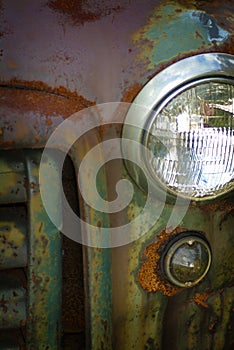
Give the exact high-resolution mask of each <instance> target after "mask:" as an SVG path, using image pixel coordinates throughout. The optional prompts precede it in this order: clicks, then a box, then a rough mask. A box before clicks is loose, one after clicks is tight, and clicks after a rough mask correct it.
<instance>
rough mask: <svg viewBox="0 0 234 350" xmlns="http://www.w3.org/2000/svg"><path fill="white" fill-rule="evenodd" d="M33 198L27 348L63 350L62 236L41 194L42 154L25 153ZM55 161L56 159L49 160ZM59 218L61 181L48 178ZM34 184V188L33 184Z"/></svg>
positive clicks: (30, 227)
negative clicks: (47, 210) (58, 185)
mask: <svg viewBox="0 0 234 350" xmlns="http://www.w3.org/2000/svg"><path fill="white" fill-rule="evenodd" d="M25 156H26V164H27V177H28V183H29V184H31V185H29V186H28V195H29V202H28V203H29V206H28V215H29V232H30V236H29V238H28V239H29V266H28V299H29V300H28V309H27V348H28V349H35V348H36V349H55V348H56V349H60V345H61V309H62V300H61V298H62V295H61V294H62V290H61V283H62V251H61V235H60V232H59V231H58V230H57V228H56V227H55V226H54V225H53V224H52V223H51V221H50V219H49V217H48V216H47V214H46V212H45V210H44V208H43V204H42V201H41V196H40V191H39V178H38V176H39V174H38V172H39V163H40V158H41V152H40V151H36V150H34V151H27V152H26V151H25ZM48 161H49V162H53V159H51V160H50V159H48ZM48 182H49V183H50V190H51V195H52V196H53V199H54V203H53V204H54V206H55V209H54V210H56V211H57V215H61V212H62V211H61V207H60V205H59V202H60V192H59V188H58V187H57V184H58V179H57V178H56V177H55V178H54V177H52V174H50V176H49V177H48ZM32 184H33V185H32Z"/></svg>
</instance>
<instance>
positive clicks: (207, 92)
mask: <svg viewBox="0 0 234 350" xmlns="http://www.w3.org/2000/svg"><path fill="white" fill-rule="evenodd" d="M233 118H234V88H233V85H230V84H226V83H216V82H213V83H212V82H210V83H203V84H200V85H198V86H196V87H193V88H190V89H188V90H186V91H184V92H183V93H181V94H180V95H178V96H176V97H175V98H174V99H172V100H171V101H170V102H169V103H168V104H167V105H166V106H165V107H164V108H163V109H162V110H161V112H160V113H159V114H157V115H155V116H154V120H153V123H152V124H151V129H150V136H149V138H148V145H147V146H148V148H149V150H150V157H149V159H148V160H149V164H150V167H151V170H152V172H153V173H154V174H155V175H156V176H157V178H158V179H159V180H160V181H161V182H162V183H163V184H164V185H166V186H167V187H169V188H170V189H172V190H173V191H176V192H179V193H181V194H183V195H186V196H189V197H204V196H211V195H216V194H218V193H220V192H221V193H222V192H224V191H226V190H229V189H231V188H232V187H233V184H234V152H233V149H234V148H233V146H234V128H233V124H234V123H233Z"/></svg>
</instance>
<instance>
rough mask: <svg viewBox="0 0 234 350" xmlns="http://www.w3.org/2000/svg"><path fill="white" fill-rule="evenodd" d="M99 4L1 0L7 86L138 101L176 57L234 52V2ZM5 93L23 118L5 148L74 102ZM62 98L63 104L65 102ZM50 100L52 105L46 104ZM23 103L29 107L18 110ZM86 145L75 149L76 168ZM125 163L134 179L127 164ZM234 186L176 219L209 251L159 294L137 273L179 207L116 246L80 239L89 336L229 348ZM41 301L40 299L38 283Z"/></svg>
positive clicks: (41, 130)
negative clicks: (204, 273)
mask: <svg viewBox="0 0 234 350" xmlns="http://www.w3.org/2000/svg"><path fill="white" fill-rule="evenodd" d="M95 3H96V2H92V1H89V2H87V4H86V7H82V6H84V3H83V2H77V3H76V4H75V2H73V1H72V2H70V3H69V4H67V3H66V4H65V2H63V1H38V2H31V3H30V6H29V3H28V1H26V0H25V1H21V2H20V4H17V5H15V3H14V2H13V1H2V6H1V10H2V16H3V18H4V19H5V21H3V23H2V25H3V28H2V32H3V35H2V50H3V51H2V58H1V59H2V63H3V64H2V66H1V80H2V84H3V85H11V86H12V87H17V86H18V87H21V88H22V87H24V88H27V89H30V87H31V88H33V87H34V88H36V89H40V90H44V91H47V92H51V91H55V90H54V88H56V87H57V88H58V87H59V86H60V85H62V86H64V87H66V89H68V90H71V91H76V92H78V93H79V94H82V95H84V96H86V99H89V100H92V101H96V102H108V101H113V100H115V101H120V100H125V101H131V100H132V99H133V97H134V96H135V95H136V93H137V92H138V91H139V89H140V87H141V86H142V84H144V83H145V82H146V81H147V80H148V77H149V76H152V75H154V74H155V73H156V72H158V71H159V70H161V69H162V67H163V66H166V65H169V64H170V63H171V62H173V61H175V60H178V59H180V58H182V57H185V56H190V55H192V54H195V53H200V52H208V51H209V52H210V51H222V52H228V53H233V45H232V43H233V32H234V31H233V28H234V27H233V23H234V22H233V10H232V4H231V3H232V2H230V1H225V2H223V1H215V2H210V1H196V2H191V1H168V2H167V1H157V2H155V1H148V2H144V4H143V3H142V1H136V2H131V3H129V2H128V3H126V2H125V1H123V3H121V4H120V8H116V7H115V6H114V7H113V9H112V7H111V6H112V5H111V4H110V5H107V4H103V3H102V5H98V4H97V3H96V6H94V5H95ZM108 4H109V3H108ZM81 5H82V6H81ZM108 6H109V7H108ZM110 8H111V10H110ZM91 9H92V10H91ZM102 11H103V12H102ZM103 13H104V14H103ZM35 18H36V20H35ZM129 18H131V19H132V20H129ZM22 22H23V23H24V25H22ZM107 28H108V30H107ZM48 33H49V34H48ZM185 33H186V35H185ZM35 38H36V39H35ZM40 81H43V82H44V83H46V84H48V85H49V86H50V88H49V89H48V85H43V84H41V83H40ZM66 91H67V90H66ZM4 94H5V92H4ZM7 94H8V96H9V99H8V102H9V103H8V106H6V105H5V106H4V109H5V112H4V113H5V114H4V115H3V118H4V119H3V120H4V122H6V123H8V125H9V126H10V125H11V124H12V119H10V117H9V116H11V117H12V116H13V120H16V121H17V123H18V124H16V127H15V128H13V130H8V129H7V128H5V129H4V131H3V133H1V132H0V137H1V141H2V142H1V146H2V147H3V148H12V147H27V148H29V147H30V148H31V147H33V148H39V147H43V146H44V144H45V142H46V140H47V139H48V137H49V135H50V134H51V132H52V131H53V129H54V128H55V127H56V126H57V125H58V124H59V123H60V122H61V121H62V120H63V118H64V117H68V116H69V115H70V114H72V113H73V112H76V111H77V110H76V108H77V109H78V107H76V106H75V105H74V108H71V109H69V105H70V103H72V101H73V99H70V97H69V99H68V100H67V102H65V101H66V99H64V97H63V98H62V97H61V96H60V98H59V99H55V98H54V97H52V96H51V95H49V94H43V95H42V93H41V92H39V91H34V92H32V91H29V90H26V91H23V90H20V92H19V91H17V92H16V90H13V89H12V91H11V92H9V91H8V93H7ZM18 95H20V96H24V97H25V98H24V102H25V104H23V106H25V107H26V108H27V107H28V106H29V109H28V110H27V109H22V108H21V107H22V106H21V107H20V105H18V107H17V106H16V104H13V108H11V104H12V102H13V101H14V99H16V101H20V98H21V97H20V98H19V97H18ZM36 95H37V96H36ZM39 95H40V96H41V97H39ZM48 96H50V98H49V99H48V98H47V97H48ZM43 98H45V100H44V102H43ZM53 99H54V100H53ZM86 99H85V100H86ZM52 100H53V101H52ZM55 100H57V101H62V103H61V104H59V106H63V107H64V103H65V106H66V108H61V110H60V111H59V109H60V107H59V108H58V107H57V106H56V103H57V101H55ZM21 101H23V98H22V99H21ZM48 101H49V103H47V102H48ZM82 101H83V100H82ZM2 102H3V103H4V100H2ZM50 102H52V103H50ZM55 102H56V103H55ZM48 105H49V106H50V108H49V111H48V110H45V109H46V108H45V106H46V107H47V106H48ZM84 105H85V104H83V106H84ZM77 106H78V105H77ZM32 107H33V108H32ZM53 109H54V111H55V112H53ZM66 109H67V111H66ZM18 111H23V113H22V114H21V115H20V117H19V116H17V113H18ZM29 119H30V123H28V120H29ZM22 124H23V126H24V127H23V128H21V126H22ZM4 126H5V125H4ZM20 130H21V132H20ZM95 137H96V136H95ZM16 140H17V141H16ZM91 143H92V141H90V142H89V145H91ZM81 148H86V145H82V147H81ZM88 149H89V146H88ZM82 152H83V149H81V150H79V152H78V150H77V149H76V150H75V151H74V152H73V156H72V157H73V161H74V160H75V161H76V159H77V164H76V167H77V168H78V163H79V160H78V158H79V157H80V156H81V155H82ZM120 171H121V172H123V174H124V176H125V177H126V178H128V177H127V175H126V174H125V173H124V169H123V168H122V169H121V170H120V169H118V172H120ZM85 180H86V181H88V179H84V181H85ZM100 181H101V180H100ZM103 185H104V187H105V185H106V183H105V181H104V182H103ZM105 191H106V190H105V188H104V192H105ZM108 191H109V190H108ZM104 194H105V193H104ZM231 196H232V195H231ZM231 196H230V198H229V200H226V201H224V202H220V201H218V202H217V203H218V205H217V207H216V208H215V210H213V209H212V206H209V205H208V206H206V205H205V206H201V207H199V208H197V207H194V206H191V207H190V209H189V211H188V213H187V216H186V217H185V218H184V220H183V222H182V223H181V226H182V227H184V228H186V229H195V228H196V229H197V230H199V231H202V232H204V234H205V235H206V238H207V239H208V240H209V242H210V244H211V248H212V251H213V257H214V259H213V263H212V267H211V269H210V271H209V275H208V277H207V279H206V280H205V281H203V282H202V283H201V284H200V285H199V286H198V287H196V288H192V289H190V290H181V291H179V292H178V293H177V294H176V295H174V296H167V295H164V294H163V289H162V288H161V289H160V290H157V291H155V292H150V293H149V292H147V291H146V290H145V289H143V288H142V286H141V284H140V283H139V281H137V279H138V273H139V270H140V265H141V258H142V254H143V252H144V251H145V249H146V248H147V246H149V245H151V244H154V243H155V242H157V237H158V235H159V234H160V232H163V229H164V228H165V226H166V222H167V218H168V216H169V215H170V212H171V209H172V208H171V207H170V206H169V205H167V206H165V210H164V212H163V214H162V217H161V218H160V219H159V221H158V222H157V223H156V224H155V226H154V227H153V228H152V230H151V231H150V232H148V234H146V235H145V237H143V238H142V239H140V240H138V241H136V242H133V243H131V244H129V245H128V246H124V247H120V248H115V249H113V250H112V251H109V250H101V249H96V248H88V249H84V250H85V252H86V253H85V260H84V266H85V278H86V296H87V304H86V317H87V327H88V330H89V328H90V332H88V333H89V337H88V338H89V339H88V342H87V344H88V346H90V347H91V348H92V349H100V348H103V349H108V348H111V346H112V348H114V349H126V350H129V349H131V348H133V349H139V350H141V349H160V350H161V349H168V348H170V349H186V348H189V350H193V349H196V350H198V349H199V350H200V349H201V348H202V347H203V348H207V349H215V350H218V349H223V348H224V349H229V348H230V349H231V347H232V345H233V340H232V333H233V330H232V329H233V325H232V324H231V316H230V314H231V311H232V308H233V305H232V302H233V301H232V300H233V296H232V295H233V287H231V285H232V282H233V281H232V280H231V277H230V276H231V275H233V272H232V270H231V267H232V266H233V263H232V256H233V254H232V249H233V248H232V247H233V237H232V236H233V230H232V228H233V211H232V209H230V210H229V211H228V212H227V208H228V207H229V206H230V207H231V208H233V203H231ZM142 197H143V194H142V193H141V192H140V191H139V190H138V189H136V195H135V198H136V200H135V202H134V203H132V204H131V206H129V207H128V208H127V209H126V212H125V213H124V217H122V218H121V222H122V221H124V220H125V216H128V219H131V218H133V217H134V216H135V215H136V214H137V213H139V211H140V210H141V207H142V206H141V202H142ZM80 203H81V204H80V205H81V215H82V217H83V218H86V220H88V222H89V223H92V224H94V225H96V224H98V225H99V227H100V229H101V225H104V224H105V222H106V220H107V218H106V217H104V216H103V215H101V214H98V215H97V213H96V212H95V211H92V210H90V208H89V207H88V206H86V205H85V204H84V203H83V202H82V199H80ZM222 203H223V204H222ZM219 207H222V208H223V209H222V210H221V211H220V210H219ZM128 219H126V221H127V220H128ZM115 221H116V219H115ZM143 225H144V223H142V227H143ZM85 233H86V232H85V231H84V234H85ZM165 238H166V237H165ZM156 244H157V243H156ZM39 247H40V246H39ZM38 249H39V248H38ZM224 252H225V254H224ZM38 298H39V299H38ZM35 300H40V295H39V292H36V293H35ZM37 312H38V313H39V308H38V309H37ZM41 334H42V333H41ZM168 334H171V337H169V336H168Z"/></svg>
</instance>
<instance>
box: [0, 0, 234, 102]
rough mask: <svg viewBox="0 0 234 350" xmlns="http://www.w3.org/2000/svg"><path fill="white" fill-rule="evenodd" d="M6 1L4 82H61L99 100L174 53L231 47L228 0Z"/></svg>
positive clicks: (117, 94)
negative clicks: (225, 0)
mask: <svg viewBox="0 0 234 350" xmlns="http://www.w3.org/2000/svg"><path fill="white" fill-rule="evenodd" d="M1 3H2V11H1V14H2V18H3V19H4V20H3V21H2V26H1V27H2V28H1V32H2V38H1V39H2V40H1V41H2V44H1V50H2V51H1V52H2V55H1V61H2V67H1V80H2V82H3V83H4V82H8V83H9V84H11V85H12V84H15V83H16V81H17V80H18V83H19V85H20V82H21V86H22V85H24V84H26V82H27V85H28V83H29V82H30V83H31V85H33V84H34V85H35V82H43V83H46V84H47V86H50V87H51V88H55V87H57V88H59V87H60V86H63V87H65V88H67V89H68V90H70V91H76V92H78V93H79V94H81V95H83V96H85V97H86V98H87V99H89V100H92V101H96V102H99V103H100V102H108V101H120V100H122V99H123V95H124V94H125V93H126V92H127V90H128V89H129V88H130V87H132V86H134V84H136V83H137V84H144V83H146V81H147V80H148V77H149V76H151V75H154V74H155V73H156V71H159V70H160V69H162V67H163V65H165V64H169V63H170V62H172V61H173V60H178V59H179V58H181V57H184V56H186V55H191V54H193V53H195V52H196V53H199V52H200V53H201V52H205V51H224V52H227V51H226V50H227V49H228V48H225V44H228V43H229V44H230V40H231V38H232V37H233V21H232V8H231V6H230V4H229V2H228V1H227V2H222V1H216V2H215V4H214V5H211V4H210V2H209V1H202V2H201V1H198V2H191V1H179V0H178V1H153V0H150V1H147V2H145V3H142V1H140V0H136V1H133V2H129V1H126V0H121V1H118V3H116V2H115V1H110V2H109V1H108V2H105V3H104V2H101V3H97V2H96V1H89V2H84V1H71V2H69V4H65V3H64V1H47V0H40V1H37V2H36V3H35V2H30V3H28V1H26V0H24V1H21V2H20V4H18V5H17V6H16V5H15V3H14V2H12V1H2V2H1ZM221 8H222V11H221V10H220V9H221ZM35 18H36V19H37V20H36V21H35V20H33V19H35ZM129 18H131V20H129ZM22 23H23V25H22ZM175 27H176V30H174V28H175ZM185 32H186V35H184V33H185ZM29 33H30V35H29ZM181 33H182V34H181ZM12 79H16V80H15V81H12ZM23 81H24V83H23Z"/></svg>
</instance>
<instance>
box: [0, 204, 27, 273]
mask: <svg viewBox="0 0 234 350" xmlns="http://www.w3.org/2000/svg"><path fill="white" fill-rule="evenodd" d="M26 227H27V221H26V208H25V207H24V206H23V205H20V206H13V207H12V206H9V207H3V208H0V270H1V269H9V268H16V267H25V266H26V265H27V237H26Z"/></svg>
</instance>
